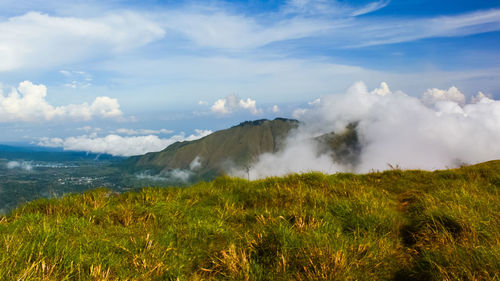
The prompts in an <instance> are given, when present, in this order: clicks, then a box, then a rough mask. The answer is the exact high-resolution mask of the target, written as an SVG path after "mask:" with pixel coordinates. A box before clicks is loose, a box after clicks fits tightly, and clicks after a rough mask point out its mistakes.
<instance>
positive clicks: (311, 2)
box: [283, 0, 389, 16]
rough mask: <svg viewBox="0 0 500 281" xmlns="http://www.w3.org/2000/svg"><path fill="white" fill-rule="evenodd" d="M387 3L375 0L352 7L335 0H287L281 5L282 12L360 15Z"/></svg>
mask: <svg viewBox="0 0 500 281" xmlns="http://www.w3.org/2000/svg"><path fill="white" fill-rule="evenodd" d="M388 4H389V1H375V2H370V3H368V4H366V5H364V6H360V7H354V6H348V5H346V4H345V3H340V2H339V1H335V0H334V1H332V0H290V1H287V3H286V5H285V6H284V7H283V12H284V13H285V14H300V15H307V16H321V15H327V16H332V15H337V16H342V15H349V16H360V15H364V14H368V13H371V12H374V11H376V10H379V9H382V8H383V7H385V6H387V5H388Z"/></svg>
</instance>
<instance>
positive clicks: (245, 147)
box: [123, 118, 361, 180]
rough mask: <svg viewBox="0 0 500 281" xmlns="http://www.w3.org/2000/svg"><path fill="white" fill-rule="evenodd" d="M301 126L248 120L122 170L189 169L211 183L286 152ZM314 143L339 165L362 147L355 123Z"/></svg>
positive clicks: (144, 157)
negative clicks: (287, 143) (269, 155)
mask: <svg viewBox="0 0 500 281" xmlns="http://www.w3.org/2000/svg"><path fill="white" fill-rule="evenodd" d="M299 124H300V123H299V121H297V120H294V119H285V118H276V119H274V120H266V119H262V120H256V121H246V122H243V123H240V124H239V125H237V126H234V127H231V128H229V129H226V130H221V131H217V132H214V133H212V134H210V135H208V136H206V137H204V138H201V139H198V140H194V141H183V142H176V143H174V144H172V145H170V146H168V147H167V148H165V149H164V150H162V151H160V152H151V153H147V154H145V155H142V156H134V157H130V158H129V159H127V160H125V161H124V164H123V167H124V168H125V169H126V170H127V171H129V172H138V171H150V172H152V173H166V172H169V171H172V170H188V171H190V172H191V173H192V174H194V175H195V176H194V178H193V180H200V179H203V180H210V179H213V178H215V177H217V176H219V175H221V174H224V173H225V172H226V171H228V170H230V169H246V168H248V167H250V166H251V165H252V164H253V163H254V162H255V161H257V160H258V157H259V156H260V155H262V154H263V153H276V152H278V151H280V150H282V149H284V147H285V141H286V139H287V137H288V136H289V135H290V134H291V133H292V132H293V131H294V130H295V129H297V128H298V127H299ZM313 141H315V142H316V143H317V145H318V153H321V154H324V153H328V154H330V155H331V157H332V158H333V159H334V160H335V161H337V162H341V163H344V164H351V165H355V164H356V162H357V157H358V155H359V152H360V149H361V148H360V145H359V141H358V135H357V132H356V125H355V124H351V125H349V126H348V128H347V130H346V131H345V132H343V133H342V134H335V133H333V132H332V133H328V134H324V135H321V136H319V137H316V138H314V139H313Z"/></svg>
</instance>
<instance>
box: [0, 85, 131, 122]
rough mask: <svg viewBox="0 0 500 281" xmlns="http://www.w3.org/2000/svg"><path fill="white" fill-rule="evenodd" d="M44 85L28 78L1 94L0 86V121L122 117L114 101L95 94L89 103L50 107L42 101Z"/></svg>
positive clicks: (44, 93)
mask: <svg viewBox="0 0 500 281" xmlns="http://www.w3.org/2000/svg"><path fill="white" fill-rule="evenodd" d="M46 96H47V87H45V86H44V85H41V84H40V85H35V84H33V83H31V82H30V81H24V82H21V83H19V86H18V87H17V89H16V88H13V89H12V91H11V92H10V93H9V94H8V95H7V96H5V95H4V94H3V92H2V90H1V89H0V122H12V121H48V120H52V119H56V118H59V119H61V118H67V117H69V118H73V119H76V120H90V119H92V118H93V117H100V118H119V117H121V116H122V111H121V110H120V105H119V103H118V100H116V99H113V98H110V97H106V96H103V97H97V98H96V99H95V100H94V101H93V102H92V103H91V104H88V103H83V104H78V105H77V104H69V105H65V106H53V105H51V104H49V103H48V102H47V100H45V97H46Z"/></svg>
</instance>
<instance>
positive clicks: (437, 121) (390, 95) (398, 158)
mask: <svg viewBox="0 0 500 281" xmlns="http://www.w3.org/2000/svg"><path fill="white" fill-rule="evenodd" d="M459 93H460V92H459V91H458V90H457V89H456V88H454V87H452V88H450V89H449V90H438V89H430V90H429V91H426V92H425V93H424V94H423V96H422V98H417V97H412V96H408V95H406V94H405V93H403V92H401V91H396V92H392V91H390V89H389V87H388V85H387V84H384V83H382V84H381V86H380V88H378V89H375V90H373V91H368V89H367V88H366V86H365V85H364V83H362V82H359V83H356V84H354V85H353V86H352V87H351V88H350V89H349V90H347V92H346V93H345V94H341V95H329V96H324V97H322V98H321V99H320V102H319V103H316V104H313V105H311V107H310V108H307V109H303V110H302V111H300V113H301V115H300V117H301V119H302V121H303V125H302V126H300V127H299V129H298V130H297V131H296V132H295V133H294V134H292V135H291V136H290V137H289V138H288V140H287V146H286V147H285V149H284V150H283V151H281V152H279V153H277V154H265V155H262V156H261V157H260V160H259V161H258V162H257V163H255V164H254V165H253V166H252V167H251V168H250V169H249V171H248V172H245V171H243V174H245V173H247V174H248V175H250V177H252V178H259V177H264V176H270V175H282V174H286V173H290V172H304V171H310V170H319V171H323V172H334V171H354V172H368V171H371V170H384V169H388V168H389V165H392V166H399V167H401V168H404V169H426V170H434V169H441V168H452V167H457V166H459V165H461V164H464V163H467V164H472V163H477V162H482V161H487V160H492V159H498V158H500V145H499V143H500V127H499V124H500V101H498V100H493V99H491V98H488V97H487V96H485V95H484V94H478V96H477V97H476V98H475V103H469V104H465V103H463V104H462V102H463V101H464V99H463V98H462V96H461V94H459ZM430 97H432V98H433V99H432V101H433V102H434V101H436V100H434V98H435V99H437V101H436V103H434V104H429V103H428V100H429V98H430ZM354 123H355V124H357V126H356V130H357V133H358V138H359V142H360V146H361V152H360V155H359V162H358V163H352V165H344V164H340V163H336V162H335V161H333V160H332V158H330V157H329V156H328V153H321V150H320V149H318V147H317V145H315V144H314V143H311V142H310V140H311V139H312V138H314V137H317V136H319V135H322V134H325V133H330V132H336V133H342V132H343V131H344V130H345V128H346V126H347V125H349V124H354ZM235 174H237V175H238V173H235ZM241 174H242V172H241V171H240V172H239V175H241Z"/></svg>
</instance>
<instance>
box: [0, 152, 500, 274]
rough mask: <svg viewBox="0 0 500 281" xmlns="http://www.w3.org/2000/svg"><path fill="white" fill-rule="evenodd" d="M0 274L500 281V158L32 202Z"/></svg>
mask: <svg viewBox="0 0 500 281" xmlns="http://www.w3.org/2000/svg"><path fill="white" fill-rule="evenodd" d="M0 238H1V239H0V280H207V279H209V280H210V279H217V280H221V279H222V280H500V161H492V162H488V163H483V164H480V165H475V166H470V167H463V168H460V169H455V170H445V171H436V172H424V171H401V170H391V171H386V172H382V173H371V174H366V175H353V174H337V175H331V176H326V175H323V174H318V173H308V174H303V175H291V176H288V177H284V178H269V179H265V180H259V181H253V182H250V181H246V180H242V179H232V178H227V177H221V178H217V179H216V180H215V181H213V182H208V183H199V184H196V185H194V186H192V187H189V188H179V187H177V188H173V187H172V188H145V189H142V190H140V191H136V192H127V193H122V194H117V193H113V192H112V191H109V190H106V189H96V190H92V191H88V192H85V193H83V194H79V195H76V194H74V195H67V196H64V197H62V198H59V199H41V200H38V201H34V202H31V203H28V204H26V205H24V206H21V207H19V208H18V209H16V210H14V211H13V212H12V213H10V214H9V215H7V216H5V217H0Z"/></svg>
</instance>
